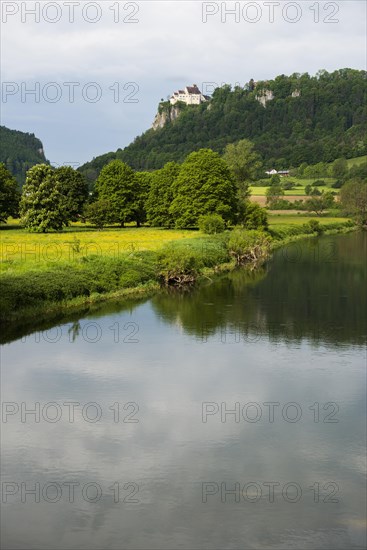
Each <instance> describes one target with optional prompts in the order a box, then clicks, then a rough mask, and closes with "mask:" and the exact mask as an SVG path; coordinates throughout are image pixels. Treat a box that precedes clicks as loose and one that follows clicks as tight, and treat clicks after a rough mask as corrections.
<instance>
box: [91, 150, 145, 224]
mask: <svg viewBox="0 0 367 550" xmlns="http://www.w3.org/2000/svg"><path fill="white" fill-rule="evenodd" d="M95 191H96V192H97V196H98V198H99V199H103V200H107V201H108V202H109V204H110V209H111V217H112V221H113V222H115V223H119V224H120V225H121V226H122V227H123V226H124V224H125V222H128V221H131V220H132V219H134V217H135V214H136V207H137V200H138V199H139V190H138V181H137V178H136V176H135V172H134V170H133V169H132V168H130V166H128V165H127V164H125V163H124V162H122V161H121V160H113V161H112V162H110V163H109V164H107V165H106V166H105V167H104V168H102V170H101V173H100V175H99V177H98V179H97V181H96V185H95Z"/></svg>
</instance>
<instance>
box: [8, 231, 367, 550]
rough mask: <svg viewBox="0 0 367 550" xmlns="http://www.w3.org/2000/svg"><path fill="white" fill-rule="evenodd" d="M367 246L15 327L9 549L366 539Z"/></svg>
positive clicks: (335, 545) (338, 247)
mask: <svg viewBox="0 0 367 550" xmlns="http://www.w3.org/2000/svg"><path fill="white" fill-rule="evenodd" d="M366 258H367V234H366V233H364V234H349V235H345V236H337V237H324V238H322V239H319V240H314V241H305V242H303V243H302V244H297V245H292V246H290V247H288V248H287V249H285V250H282V251H278V252H277V253H276V254H275V256H274V257H273V258H272V260H271V262H270V263H269V265H268V266H267V267H266V269H264V270H263V271H259V272H256V273H253V274H248V273H247V274H246V273H244V272H235V273H231V274H230V275H225V276H223V277H221V278H218V279H216V280H215V281H214V282H210V281H208V282H207V283H205V284H203V285H202V286H201V287H200V288H198V289H195V290H194V291H192V292H184V293H177V292H167V293H162V294H159V295H156V296H154V297H153V298H152V299H150V300H146V301H142V302H140V303H134V304H128V305H126V304H125V305H121V304H120V305H119V304H108V305H105V306H104V308H103V309H100V310H99V311H97V312H94V313H92V314H91V313H89V314H88V313H87V312H86V313H85V315H84V317H81V318H80V319H78V318H77V317H75V316H74V317H73V318H70V319H66V320H65V319H64V320H63V321H62V322H61V324H59V325H58V326H54V327H52V328H51V327H50V328H49V329H48V330H39V327H27V328H25V329H24V333H25V334H22V332H21V331H20V332H17V331H14V330H9V331H8V334H7V338H8V339H9V341H10V340H11V343H9V344H5V345H4V346H3V348H2V399H3V417H2V448H3V457H2V467H3V476H2V482H3V483H2V501H3V502H2V547H3V548H4V549H37V550H38V549H46V548H47V549H51V550H53V549H62V550H69V549H70V550H71V549H72V550H74V549H81V548H85V549H105V548H106V549H107V548H108V549H109V548H111V549H176V548H178V549H190V550H191V549H224V548H228V549H268V548H269V549H270V548H271V549H288V548H292V549H293V548H294V549H296V548H297V549H300V550H306V549H343V550H345V549H357V548H358V549H362V548H365V545H366V538H365V533H366V531H365V528H366V525H365V520H364V518H365V515H366V500H365V491H366V481H365V444H366V440H365V437H366V435H365V434H366V387H365V386H366V384H365V383H366V334H367V321H366V311H367V307H366V306H367V284H366V283H367V269H366ZM40 326H41V325H40ZM43 328H44V329H45V328H46V327H45V326H43ZM36 330H37V332H35V331H36ZM32 410H33V411H34V412H33V413H32V412H30V411H32Z"/></svg>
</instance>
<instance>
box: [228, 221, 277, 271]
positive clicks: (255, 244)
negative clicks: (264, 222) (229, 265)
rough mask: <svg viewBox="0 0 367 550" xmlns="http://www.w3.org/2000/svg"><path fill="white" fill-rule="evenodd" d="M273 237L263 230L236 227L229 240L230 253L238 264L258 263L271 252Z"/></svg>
mask: <svg viewBox="0 0 367 550" xmlns="http://www.w3.org/2000/svg"><path fill="white" fill-rule="evenodd" d="M270 243H271V237H270V236H269V235H267V234H266V233H264V232H263V231H256V230H251V231H245V230H244V229H239V228H237V229H234V230H233V231H232V233H231V236H230V238H229V242H228V250H229V254H230V255H231V256H232V257H233V258H234V259H235V261H236V264H237V265H244V264H246V263H252V264H258V263H262V262H263V261H265V260H266V259H267V258H268V256H269V254H270Z"/></svg>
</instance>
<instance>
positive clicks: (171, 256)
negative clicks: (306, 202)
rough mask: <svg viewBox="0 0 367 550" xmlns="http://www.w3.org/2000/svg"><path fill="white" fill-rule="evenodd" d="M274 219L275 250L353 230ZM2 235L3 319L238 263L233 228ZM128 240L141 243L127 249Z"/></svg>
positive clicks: (346, 225)
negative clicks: (232, 241) (232, 251)
mask: <svg viewBox="0 0 367 550" xmlns="http://www.w3.org/2000/svg"><path fill="white" fill-rule="evenodd" d="M273 218H274V219H273ZM273 218H272V217H270V220H269V221H270V227H269V234H270V236H271V237H272V248H277V247H278V246H281V245H282V244H285V243H288V242H291V241H292V240H297V239H299V238H304V237H306V236H315V235H317V234H319V233H320V232H321V231H322V232H325V233H330V232H333V233H335V232H346V231H350V230H353V228H354V225H353V223H352V222H350V221H349V220H346V219H337V218H335V219H333V218H321V219H320V226H319V227H318V228H317V229H316V231H315V228H314V227H312V225H310V224H309V222H310V220H315V218H313V217H310V216H307V217H306V216H302V217H300V216H297V217H295V216H294V218H296V220H293V219H291V218H292V217H291V216H288V218H289V219H287V216H281V217H280V216H275V217H273ZM280 220H281V221H282V223H279V222H280ZM295 222H297V223H295ZM2 233H3V235H4V234H5V236H6V237H7V238H6V239H2V245H3V246H2V253H3V257H2V260H3V262H2V273H1V277H0V284H1V290H2V292H1V320H2V321H3V322H4V321H5V322H20V321H22V322H25V321H26V320H27V319H31V318H36V317H37V316H42V317H43V318H45V317H48V316H54V315H55V314H58V315H59V314H61V313H62V312H63V311H65V312H70V311H74V310H77V309H80V308H83V307H85V306H88V305H91V304H96V303H99V302H101V301H105V300H107V299H115V300H121V299H126V298H128V297H139V296H144V295H149V294H151V293H152V292H154V291H156V290H158V289H159V287H160V285H161V284H176V283H178V282H179V283H180V282H181V283H185V282H193V281H195V280H198V279H200V278H202V277H210V276H212V275H213V274H215V273H217V272H221V271H224V270H229V269H232V268H234V267H235V263H234V261H233V259H232V257H231V254H230V250H229V248H228V240H229V236H230V232H225V233H223V234H220V235H217V236H205V235H202V234H201V233H200V232H198V231H178V232H177V231H176V232H175V231H168V230H167V231H164V230H156V229H149V228H140V229H133V228H129V229H111V231H110V234H109V231H108V230H107V231H103V232H95V231H94V232H91V231H86V232H82V231H80V230H79V231H76V232H74V236H75V235H77V239H78V241H79V244H78V243H76V242H75V241H74V240H73V239H72V238H70V237H71V235H73V232H72V231H69V232H65V233H63V234H48V235H31V234H29V233H25V232H23V231H22V230H20V229H17V230H15V231H12V230H6V231H3V232H2ZM169 236H170V237H171V238H170V239H169V238H168V237H169ZM32 238H33V240H32ZM81 242H83V243H85V242H88V243H89V244H90V243H92V242H93V243H94V245H96V244H97V247H94V248H91V247H90V248H89V250H88V249H86V248H83V246H81V245H80V243H81ZM127 242H129V243H134V246H130V247H129V248H126V243H127ZM55 243H56V244H57V246H56V244H55ZM111 243H113V246H110V245H111ZM26 245H27V246H26ZM22 246H23V251H22V250H21V248H22ZM124 246H125V248H124ZM15 247H17V248H15ZM24 247H25V248H24ZM42 247H43V248H42ZM45 250H47V252H48V255H47V254H44V251H45ZM60 251H61V252H60ZM87 252H89V253H87ZM27 253H28V254H27ZM11 254H13V257H10V256H11ZM22 254H23V255H22ZM60 254H61V256H60ZM67 254H69V255H70V256H69V257H68V256H67Z"/></svg>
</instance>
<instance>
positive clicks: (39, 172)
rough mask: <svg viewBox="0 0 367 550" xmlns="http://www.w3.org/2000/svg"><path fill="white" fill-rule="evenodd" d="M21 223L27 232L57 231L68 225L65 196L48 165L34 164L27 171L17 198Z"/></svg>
mask: <svg viewBox="0 0 367 550" xmlns="http://www.w3.org/2000/svg"><path fill="white" fill-rule="evenodd" d="M20 215H21V223H22V224H23V225H24V226H25V227H26V228H27V229H29V230H30V231H37V232H43V233H45V232H46V231H50V230H60V229H62V228H63V227H64V226H65V225H67V224H68V221H69V220H68V213H67V211H66V209H65V207H64V196H63V195H62V193H61V186H60V184H59V182H58V180H57V178H56V176H55V171H54V170H53V169H52V168H51V166H48V165H47V164H38V165H36V166H33V168H31V169H30V170H28V172H27V178H26V182H25V184H24V186H23V191H22V197H21V201H20Z"/></svg>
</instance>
